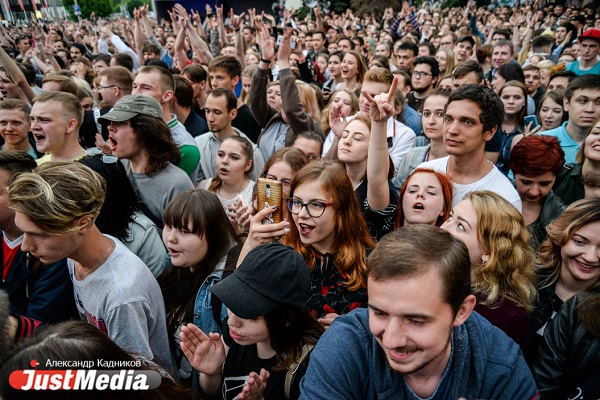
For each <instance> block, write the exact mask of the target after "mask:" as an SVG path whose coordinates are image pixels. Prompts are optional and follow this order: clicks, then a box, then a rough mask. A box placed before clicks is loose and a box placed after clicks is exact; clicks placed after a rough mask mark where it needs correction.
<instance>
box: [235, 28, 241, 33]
mask: <svg viewBox="0 0 600 400" xmlns="http://www.w3.org/2000/svg"><path fill="white" fill-rule="evenodd" d="M240 29H242V28H237V29H234V30H233V31H234V32H239V31H240Z"/></svg>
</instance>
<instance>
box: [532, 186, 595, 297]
mask: <svg viewBox="0 0 600 400" xmlns="http://www.w3.org/2000/svg"><path fill="white" fill-rule="evenodd" d="M597 221H600V198H591V199H583V200H579V201H576V202H574V203H572V204H571V205H569V207H568V208H567V209H566V210H565V212H564V213H562V215H561V216H559V217H558V218H556V219H555V220H554V221H553V222H552V223H551V224H550V225H548V227H547V228H546V231H547V232H548V239H546V241H545V242H544V243H542V244H541V246H540V250H539V252H538V257H539V260H540V266H539V268H540V269H542V270H543V269H548V270H550V271H551V272H550V274H549V275H548V277H547V278H546V279H544V280H543V281H542V282H540V289H543V288H546V287H549V286H552V285H554V284H555V283H556V281H558V279H559V278H560V270H561V266H562V256H561V254H560V253H561V248H562V247H563V246H564V245H566V244H567V243H568V242H569V240H571V238H572V237H573V235H575V233H577V231H578V230H579V229H581V228H582V227H583V226H585V225H587V224H591V223H593V222H597ZM592 288H595V289H600V280H598V281H597V282H596V283H595V284H594V285H592Z"/></svg>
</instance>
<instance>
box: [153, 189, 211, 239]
mask: <svg viewBox="0 0 600 400" xmlns="http://www.w3.org/2000/svg"><path fill="white" fill-rule="evenodd" d="M186 194H187V195H186ZM194 194H195V193H194V192H192V191H190V192H184V193H182V195H179V196H177V197H175V198H174V199H173V200H172V201H171V202H170V203H169V205H168V206H167V208H166V209H165V212H164V213H163V223H164V224H165V226H170V227H172V228H175V229H181V230H189V231H190V232H191V233H193V234H194V235H198V236H203V235H204V233H205V232H206V222H205V218H204V213H203V212H202V210H200V209H199V208H200V204H199V199H196V198H195V197H197V196H194ZM190 225H191V226H190ZM190 228H191V229H190Z"/></svg>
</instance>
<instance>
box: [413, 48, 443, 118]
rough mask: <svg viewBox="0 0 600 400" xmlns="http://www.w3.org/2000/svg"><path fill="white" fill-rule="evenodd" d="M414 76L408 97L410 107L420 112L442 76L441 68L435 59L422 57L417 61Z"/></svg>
mask: <svg viewBox="0 0 600 400" xmlns="http://www.w3.org/2000/svg"><path fill="white" fill-rule="evenodd" d="M414 65H415V67H414V68H415V69H414V71H413V74H412V91H411V92H410V93H409V94H408V96H407V97H406V100H407V102H408V105H409V106H411V107H412V108H413V109H415V110H417V111H420V110H421V107H422V106H423V102H425V99H426V98H427V96H429V95H430V94H431V92H433V90H434V89H435V85H436V83H437V81H438V75H439V74H440V67H439V64H438V62H437V61H436V59H435V58H433V57H430V56H421V57H417V58H416V59H415V63H414Z"/></svg>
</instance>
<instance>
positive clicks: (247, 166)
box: [245, 158, 253, 172]
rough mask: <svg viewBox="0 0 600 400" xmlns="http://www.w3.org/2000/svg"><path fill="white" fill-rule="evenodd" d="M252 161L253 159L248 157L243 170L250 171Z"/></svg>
mask: <svg viewBox="0 0 600 400" xmlns="http://www.w3.org/2000/svg"><path fill="white" fill-rule="evenodd" d="M252 162H253V161H252V159H251V158H250V159H248V163H247V164H246V169H245V172H248V171H250V170H251V169H252Z"/></svg>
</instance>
